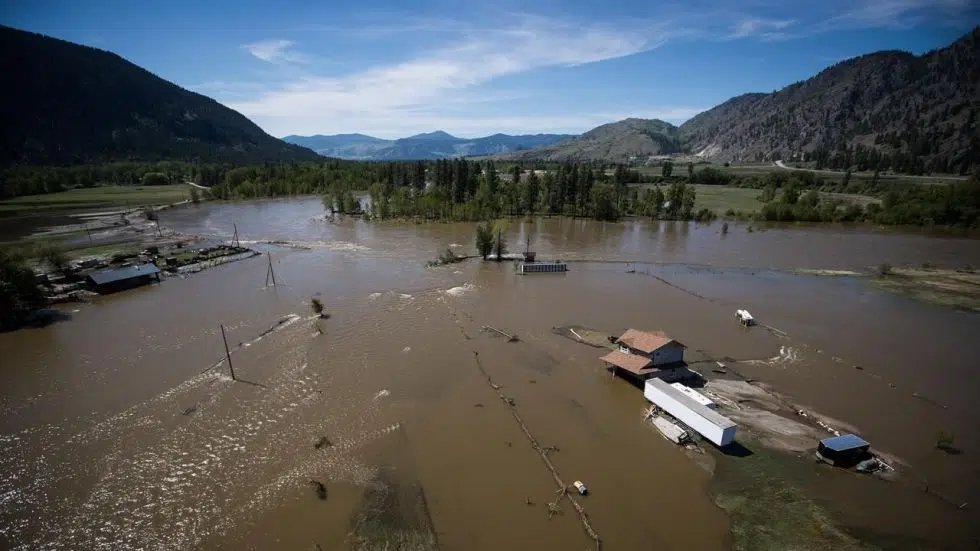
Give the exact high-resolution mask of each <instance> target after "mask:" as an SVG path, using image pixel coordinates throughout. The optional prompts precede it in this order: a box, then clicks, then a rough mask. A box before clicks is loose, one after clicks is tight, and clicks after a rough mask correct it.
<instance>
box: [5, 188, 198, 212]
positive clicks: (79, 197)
mask: <svg viewBox="0 0 980 551" xmlns="http://www.w3.org/2000/svg"><path fill="white" fill-rule="evenodd" d="M190 189H191V188H190V186H186V185H182V184H177V185H170V186H104V187H92V188H78V189H72V190H69V191H61V192H58V193H47V194H44V195H25V196H23V197H15V198H13V199H6V200H3V201H0V211H6V212H16V211H28V210H30V211H37V210H50V211H58V210H71V211H80V210H99V209H109V208H119V207H138V206H142V205H163V204H168V203H176V202H179V201H186V200H188V199H190V197H191V196H190Z"/></svg>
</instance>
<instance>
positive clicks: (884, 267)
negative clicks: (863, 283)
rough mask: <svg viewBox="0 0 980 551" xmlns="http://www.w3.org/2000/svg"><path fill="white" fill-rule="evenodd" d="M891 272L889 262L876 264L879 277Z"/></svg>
mask: <svg viewBox="0 0 980 551" xmlns="http://www.w3.org/2000/svg"><path fill="white" fill-rule="evenodd" d="M891 273H892V267H891V265H890V264H886V263H881V264H879V265H878V275H880V276H881V277H885V276H886V275H890V274H891Z"/></svg>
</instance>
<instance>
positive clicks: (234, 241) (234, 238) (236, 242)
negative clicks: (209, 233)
mask: <svg viewBox="0 0 980 551" xmlns="http://www.w3.org/2000/svg"><path fill="white" fill-rule="evenodd" d="M232 225H233V226H234V227H235V235H234V236H232V238H231V243H232V245H234V246H236V247H238V248H241V246H242V242H241V241H239V240H238V224H237V223H235V222H232Z"/></svg>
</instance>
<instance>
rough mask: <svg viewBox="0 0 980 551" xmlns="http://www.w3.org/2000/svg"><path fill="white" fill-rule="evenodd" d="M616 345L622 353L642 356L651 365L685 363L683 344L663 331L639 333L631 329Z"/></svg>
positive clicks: (617, 340)
mask: <svg viewBox="0 0 980 551" xmlns="http://www.w3.org/2000/svg"><path fill="white" fill-rule="evenodd" d="M616 343H617V344H619V350H620V352H623V353H624V354H633V355H637V356H642V357H645V358H647V359H649V360H650V365H653V366H661V365H670V364H679V363H683V362H684V349H685V348H687V347H686V346H684V345H683V344H681V343H679V342H677V341H676V340H674V339H672V338H670V337H668V336H667V335H666V334H665V333H664V332H663V331H638V330H636V329H630V330H628V331H626V332H625V333H623V334H622V336H620V337H619V338H618V339H616Z"/></svg>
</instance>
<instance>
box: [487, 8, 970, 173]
mask: <svg viewBox="0 0 980 551" xmlns="http://www.w3.org/2000/svg"><path fill="white" fill-rule="evenodd" d="M978 54H980V27H978V28H974V30H973V31H971V32H970V33H967V34H966V35H964V36H963V37H962V38H960V39H959V40H957V41H956V42H954V43H952V44H951V45H949V46H947V47H945V48H941V49H938V50H933V51H931V52H928V53H926V54H923V55H921V56H915V55H912V54H910V53H908V52H898V51H884V52H877V53H872V54H868V55H864V56H860V57H856V58H853V59H849V60H846V61H842V62H840V63H837V64H836V65H833V66H832V67H829V68H827V69H825V70H824V71H822V72H820V73H819V74H817V75H816V76H814V77H812V78H810V79H807V80H805V81H802V82H797V83H795V84H791V85H789V86H787V87H785V88H783V89H782V90H779V91H777V92H773V93H770V94H763V93H755V94H745V95H741V96H738V97H735V98H732V99H730V100H728V101H726V102H724V103H722V104H721V105H718V106H717V107H714V108H712V109H709V110H707V111H705V112H703V113H701V114H699V115H697V116H695V117H694V118H692V119H690V120H688V121H687V122H685V123H684V124H682V125H680V127H675V126H673V125H671V124H669V123H665V122H663V121H659V120H642V119H626V120H624V121H620V122H617V123H612V124H607V125H603V126H600V127H598V128H596V129H594V130H592V131H589V132H586V133H585V134H583V135H582V136H580V137H578V138H575V139H572V140H569V141H567V142H565V143H562V144H559V145H555V146H550V147H542V148H538V149H534V150H530V151H521V152H517V153H509V154H504V155H500V156H499V158H501V159H509V160H550V161H561V160H603V161H613V162H626V161H628V160H639V161H643V160H647V159H649V157H650V156H655V155H662V154H665V153H678V152H686V153H690V154H694V155H698V156H700V157H703V158H708V159H717V160H726V161H748V160H751V161H763V160H777V159H784V160H790V159H803V158H814V157H819V156H821V155H824V156H825V155H827V154H829V153H831V152H833V153H843V154H846V155H853V154H854V152H855V151H857V150H859V149H862V148H863V149H865V150H874V151H876V152H877V153H878V154H880V155H887V156H892V157H896V156H898V157H904V158H907V159H911V162H903V163H893V166H895V165H896V164H897V165H899V166H907V167H909V166H910V167H913V168H916V169H918V170H930V171H935V172H964V173H965V172H968V171H970V170H973V169H975V167H977V166H980V138H978V136H980V126H978V120H977V119H978V116H977V115H978V111H980V56H978ZM846 162H847V161H845V163H846Z"/></svg>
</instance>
